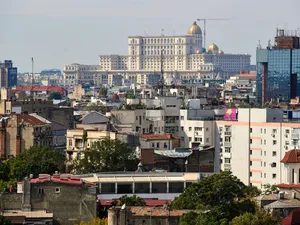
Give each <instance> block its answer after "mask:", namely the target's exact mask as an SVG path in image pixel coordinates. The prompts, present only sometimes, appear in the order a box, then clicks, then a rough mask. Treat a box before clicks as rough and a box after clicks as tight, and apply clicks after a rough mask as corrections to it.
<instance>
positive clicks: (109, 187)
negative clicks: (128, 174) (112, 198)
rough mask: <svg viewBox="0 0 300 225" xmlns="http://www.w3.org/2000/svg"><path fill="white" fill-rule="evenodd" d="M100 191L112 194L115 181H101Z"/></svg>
mask: <svg viewBox="0 0 300 225" xmlns="http://www.w3.org/2000/svg"><path fill="white" fill-rule="evenodd" d="M101 193H102V194H114V193H115V183H101Z"/></svg>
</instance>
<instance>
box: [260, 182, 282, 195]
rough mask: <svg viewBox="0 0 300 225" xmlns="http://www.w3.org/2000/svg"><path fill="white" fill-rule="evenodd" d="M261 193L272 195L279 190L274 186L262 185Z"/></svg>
mask: <svg viewBox="0 0 300 225" xmlns="http://www.w3.org/2000/svg"><path fill="white" fill-rule="evenodd" d="M263 188H264V189H263V193H264V194H266V195H269V194H273V193H278V192H279V189H278V188H277V187H276V186H275V185H271V184H264V185H263Z"/></svg>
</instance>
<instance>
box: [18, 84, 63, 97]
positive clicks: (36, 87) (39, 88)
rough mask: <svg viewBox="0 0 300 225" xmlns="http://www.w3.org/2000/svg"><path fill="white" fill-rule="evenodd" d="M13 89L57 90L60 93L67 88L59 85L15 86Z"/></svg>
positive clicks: (33, 90)
mask: <svg viewBox="0 0 300 225" xmlns="http://www.w3.org/2000/svg"><path fill="white" fill-rule="evenodd" d="M13 91H32V92H38V91H46V92H59V93H60V94H61V95H64V94H66V93H67V90H66V89H64V88H62V87H59V86H17V87H16V89H13Z"/></svg>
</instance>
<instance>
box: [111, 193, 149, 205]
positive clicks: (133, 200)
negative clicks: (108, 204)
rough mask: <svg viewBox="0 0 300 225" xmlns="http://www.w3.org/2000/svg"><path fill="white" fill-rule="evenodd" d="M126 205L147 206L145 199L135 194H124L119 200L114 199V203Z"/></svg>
mask: <svg viewBox="0 0 300 225" xmlns="http://www.w3.org/2000/svg"><path fill="white" fill-rule="evenodd" d="M124 204H125V205H126V206H145V205H146V202H145V201H144V199H142V198H140V197H137V196H136V195H133V196H131V197H129V196H127V195H123V196H122V197H121V198H119V201H114V202H113V205H115V206H117V205H119V206H121V205H124Z"/></svg>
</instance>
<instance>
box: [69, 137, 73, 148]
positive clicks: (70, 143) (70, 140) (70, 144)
mask: <svg viewBox="0 0 300 225" xmlns="http://www.w3.org/2000/svg"><path fill="white" fill-rule="evenodd" d="M69 146H73V142H72V139H71V138H69Z"/></svg>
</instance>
